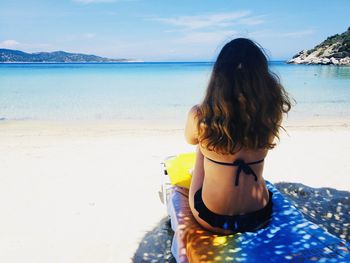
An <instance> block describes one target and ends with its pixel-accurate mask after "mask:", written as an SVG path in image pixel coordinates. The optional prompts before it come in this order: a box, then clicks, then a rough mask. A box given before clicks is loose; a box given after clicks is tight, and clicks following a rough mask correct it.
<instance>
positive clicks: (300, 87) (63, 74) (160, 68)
mask: <svg viewBox="0 0 350 263" xmlns="http://www.w3.org/2000/svg"><path fill="white" fill-rule="evenodd" d="M211 67H212V63H209V62H184V63H180V62H176V63H173V62H171V63H170V62H169V63H115V64H0V119H2V120H4V119H6V120H73V121H77V120H118V121H147V122H155V121H165V120H167V121H173V122H182V121H184V119H185V116H186V112H187V111H188V109H189V108H191V106H192V105H194V104H196V103H198V102H200V101H201V99H202V97H203V94H204V91H205V88H206V84H207V82H208V79H209V76H210V71H211ZM271 69H272V71H274V72H275V73H277V74H278V75H279V76H280V78H281V80H282V84H283V85H284V86H285V88H286V90H287V91H288V92H289V93H290V94H291V95H292V97H293V98H294V99H295V100H296V102H297V104H296V106H295V107H294V108H293V111H292V113H291V114H290V116H291V117H292V118H296V119H298V118H313V117H334V116H336V117H349V116H350V67H335V66H307V65H288V64H285V63H283V62H272V63H271Z"/></svg>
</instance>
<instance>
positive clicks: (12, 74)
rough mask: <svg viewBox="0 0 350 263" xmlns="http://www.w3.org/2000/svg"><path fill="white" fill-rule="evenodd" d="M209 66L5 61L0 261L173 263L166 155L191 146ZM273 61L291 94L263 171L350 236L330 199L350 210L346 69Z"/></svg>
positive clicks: (1, 69) (0, 112) (323, 221)
mask: <svg viewBox="0 0 350 263" xmlns="http://www.w3.org/2000/svg"><path fill="white" fill-rule="evenodd" d="M212 65H213V64H212V63H211V62H183V63H182V62H164V63H119V64H25V65H24V64H11V65H10V64H1V65H0V73H1V74H0V83H1V85H0V92H1V96H0V181H1V183H0V195H1V198H0V205H1V208H2V210H1V217H0V232H1V235H0V262H36V263H37V262H39V263H41V262H43V263H44V262H45V263H46V262H84V263H85V262H98V263H101V262H108V263H109V262H132V261H134V262H140V261H141V262H142V261H146V262H147V261H150V262H152V260H153V262H163V261H164V262H167V261H166V260H164V259H165V258H167V257H168V256H169V253H170V252H169V245H170V244H169V240H170V239H171V231H170V229H169V225H168V221H167V220H166V218H167V213H166V208H165V207H164V205H163V204H162V203H161V201H160V198H159V195H158V191H159V190H160V185H161V171H160V168H161V166H160V163H161V162H163V160H164V159H165V158H166V157H168V156H173V155H177V154H180V153H184V152H192V151H194V150H195V146H192V145H188V144H187V143H186V142H185V139H184V135H183V130H184V123H185V120H186V114H187V112H188V110H189V109H190V108H191V107H192V106H193V105H195V104H196V103H199V102H200V100H201V99H202V97H203V94H204V91H205V87H206V84H207V81H208V79H209V77H210V71H211V68H212ZM271 67H272V69H273V70H274V71H275V72H276V73H277V74H278V75H279V76H280V77H281V81H282V83H283V85H284V86H285V88H286V90H287V92H288V93H289V94H290V95H291V97H292V98H293V99H294V100H295V102H294V101H293V108H292V110H291V112H290V113H289V114H288V117H286V118H285V121H284V123H283V126H284V127H285V129H286V131H283V130H282V131H281V133H280V141H279V142H278V144H277V147H276V148H275V149H273V150H271V151H270V153H269V155H268V156H267V158H266V159H265V166H264V177H265V179H266V180H268V181H270V182H272V183H275V184H277V186H278V185H280V188H279V190H280V191H281V192H282V193H283V194H285V195H286V196H287V197H291V199H292V201H296V202H295V204H296V205H298V207H299V209H300V210H301V211H302V212H305V211H306V212H305V215H306V216H307V218H308V219H310V220H314V222H315V223H319V224H320V225H325V226H326V227H325V228H326V229H327V230H329V232H331V233H333V234H335V235H336V236H338V237H342V238H345V239H347V240H349V233H347V230H344V229H343V228H344V227H343V226H341V224H342V225H344V224H343V223H345V224H346V222H348V223H349V221H350V220H349V216H350V215H349V214H346V213H344V212H341V211H340V212H339V211H337V209H338V207H333V206H327V204H328V203H333V201H334V203H339V202H340V203H341V204H344V207H343V209H344V210H346V209H347V207H349V204H348V203H349V201H348V199H344V198H343V196H344V194H340V193H338V191H346V192H345V195H346V196H349V191H350V177H349V174H350V160H349V158H350V140H349V138H350V90H349V89H348V87H349V80H350V78H349V77H350V68H349V67H331V66H329V67H327V66H305V65H298V66H296V65H287V64H285V63H283V62H271ZM281 182H286V183H287V185H283V184H278V183H281ZM300 183H301V184H303V185H305V187H312V190H308V193H309V194H308V195H305V194H304V190H303V189H304V186H300V185H299V184H300ZM319 187H328V188H329V189H330V190H329V191H330V193H333V192H334V193H335V194H333V197H332V198H331V201H329V198H328V197H329V196H328V192H327V191H326V190H324V191H323V190H322V191H321V190H320V193H322V194H321V195H319V196H320V198H321V199H322V202H320V201H319V200H315V201H316V202H313V201H314V199H312V197H315V196H316V194H312V193H316V192H317V190H314V189H317V188H319ZM305 189H306V188H305ZM315 191H316V192H315ZM306 196H307V197H308V198H307V199H305V198H304V199H303V198H302V197H306ZM340 197H341V198H340ZM293 198H294V199H293ZM297 198H299V199H297ZM327 198H328V199H327ZM327 200H328V201H327ZM346 205H347V206H346ZM310 206H311V207H313V208H314V210H313V209H310ZM305 209H306V210H305ZM348 210H349V209H348ZM341 213H343V214H341ZM329 215H331V216H330V217H329ZM339 218H340V219H339ZM344 226H345V225H344ZM338 230H339V231H338ZM158 237H162V238H164V239H159V238H158ZM162 250H163V251H162ZM152 251H153V252H152ZM154 251H156V252H154ZM151 255H152V256H151ZM162 255H164V257H163V256H162ZM159 257H160V258H159ZM170 258H171V257H170Z"/></svg>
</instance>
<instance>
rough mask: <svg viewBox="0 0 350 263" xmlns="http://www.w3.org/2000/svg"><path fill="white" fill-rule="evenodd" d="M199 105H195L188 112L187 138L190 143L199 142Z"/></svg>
mask: <svg viewBox="0 0 350 263" xmlns="http://www.w3.org/2000/svg"><path fill="white" fill-rule="evenodd" d="M197 123H198V105H195V106H193V107H192V108H191V109H190V111H189V112H188V114H187V121H186V127H185V138H186V141H187V142H188V143H189V144H194V145H195V144H198V138H197V136H198V132H197Z"/></svg>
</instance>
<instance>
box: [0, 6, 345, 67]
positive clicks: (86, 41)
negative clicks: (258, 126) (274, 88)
mask: <svg viewBox="0 0 350 263" xmlns="http://www.w3.org/2000/svg"><path fill="white" fill-rule="evenodd" d="M349 13H350V1H349V0H334V1H329V0H328V1H323V0H317V1H312V0H293V1H282V0H279V1H277V0H269V1H263V0H245V1H235V0H227V1H223V0H192V1H191V0H176V1H175V0H174V1H170V0H46V1H44V0H23V1H20V0H1V1H0V47H2V48H10V49H19V50H24V51H27V52H37V51H54V50H64V51H68V52H81V53H89V54H96V55H100V56H106V57H112V58H132V59H140V60H146V61H203V60H204V61H205V60H214V59H215V56H216V55H217V53H218V51H219V50H220V48H221V47H222V45H223V44H224V43H225V42H226V41H228V40H230V39H232V38H235V37H248V38H251V39H253V40H255V41H257V42H259V43H260V44H261V45H262V46H263V47H264V48H265V49H266V50H267V53H268V54H269V55H270V57H271V59H274V60H278V59H287V58H290V57H291V56H292V55H294V54H295V53H297V52H299V51H300V50H302V49H308V48H312V47H314V46H315V45H316V44H318V43H319V42H321V41H322V40H324V39H325V38H326V37H327V36H330V35H333V34H336V33H342V32H344V31H345V30H346V29H347V28H348V27H349V26H350V23H349V22H350V19H349Z"/></svg>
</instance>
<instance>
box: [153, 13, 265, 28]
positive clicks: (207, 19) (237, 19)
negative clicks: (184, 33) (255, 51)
mask: <svg viewBox="0 0 350 263" xmlns="http://www.w3.org/2000/svg"><path fill="white" fill-rule="evenodd" d="M250 13H251V12H250V11H237V12H225V13H215V14H203V15H194V16H178V17H173V18H162V17H154V18H149V20H154V21H159V22H162V23H165V24H169V25H173V26H178V27H182V28H184V29H187V30H197V29H203V28H214V27H215V28H217V27H229V26H232V25H237V24H241V25H257V24H261V23H263V22H264V20H263V19H262V16H258V17H252V16H249V15H250Z"/></svg>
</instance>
